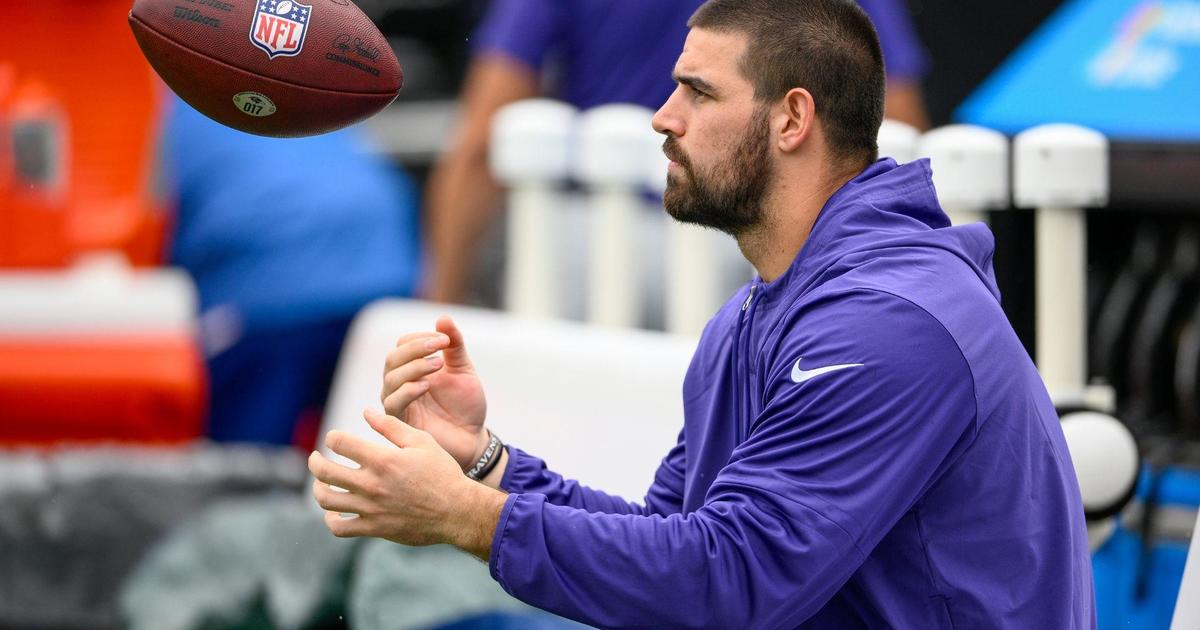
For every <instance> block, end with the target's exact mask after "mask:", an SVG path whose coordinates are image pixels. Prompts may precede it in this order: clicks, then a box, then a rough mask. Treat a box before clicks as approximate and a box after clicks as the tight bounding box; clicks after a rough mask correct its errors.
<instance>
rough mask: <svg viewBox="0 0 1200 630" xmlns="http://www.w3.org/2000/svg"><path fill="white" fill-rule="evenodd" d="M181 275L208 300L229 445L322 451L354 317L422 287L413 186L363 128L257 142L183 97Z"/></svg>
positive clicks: (176, 163)
mask: <svg viewBox="0 0 1200 630" xmlns="http://www.w3.org/2000/svg"><path fill="white" fill-rule="evenodd" d="M165 157H166V160H165V162H166V166H167V169H168V173H170V175H169V177H170V178H171V180H172V181H173V184H174V192H175V194H176V196H177V199H178V218H177V222H176V231H175V237H174V242H173V246H172V249H171V262H172V264H175V265H178V266H180V267H183V268H184V269H186V270H187V271H188V272H190V273H191V275H192V277H193V278H194V279H195V281H196V284H197V287H198V288H199V292H200V303H201V311H202V314H201V318H200V320H201V335H202V337H203V341H204V345H205V351H206V354H207V355H208V367H209V372H210V378H211V392H212V394H211V409H210V423H209V436H210V437H211V438H212V439H214V440H217V441H252V442H261V443H274V444H289V443H296V444H297V445H299V446H302V447H305V448H307V447H309V446H311V444H312V443H313V442H314V440H315V435H316V431H317V425H318V423H319V420H320V418H319V412H320V409H321V406H322V405H323V404H324V400H325V397H326V395H327V393H328V390H329V385H330V381H331V379H332V375H333V370H334V366H335V363H336V361H337V357H338V352H339V350H340V348H341V344H342V340H343V338H344V337H345V334H346V329H347V327H348V326H349V324H350V320H351V318H352V317H353V316H354V314H355V313H356V312H357V311H358V310H359V308H361V307H362V306H363V305H365V304H367V303H368V302H370V301H372V300H375V299H377V298H381V297H384V296H406V295H410V294H412V292H413V287H414V285H415V283H416V281H417V278H418V265H419V254H418V241H419V236H418V235H419V227H418V220H417V215H418V201H417V194H416V191H415V187H414V185H413V183H412V181H411V180H410V179H409V178H408V176H407V175H405V174H404V173H403V172H401V171H399V170H397V169H396V168H395V167H393V166H392V165H391V164H389V163H387V161H386V160H385V159H384V158H383V157H380V156H379V155H378V154H377V152H374V151H372V150H371V148H370V146H369V145H368V143H367V142H366V141H365V138H364V135H363V134H362V132H361V129H359V128H350V129H346V130H342V131H338V132H334V133H330V134H325V135H321V136H315V137H311V138H289V139H275V138H262V137H258V136H252V135H249V134H245V133H242V132H240V131H235V130H233V129H229V128H227V127H224V126H222V125H220V124H218V123H216V122H213V121H211V120H209V119H208V118H206V117H204V116H203V115H201V114H200V113H199V112H197V111H196V110H194V109H192V108H191V107H190V106H188V105H187V104H185V103H183V102H182V101H179V100H178V99H177V98H174V97H172V103H171V105H170V106H169V108H168V113H167V122H166V127H165Z"/></svg>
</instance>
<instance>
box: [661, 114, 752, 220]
mask: <svg viewBox="0 0 1200 630" xmlns="http://www.w3.org/2000/svg"><path fill="white" fill-rule="evenodd" d="M768 115H769V108H767V107H766V106H760V107H758V108H757V109H755V111H754V115H753V117H752V118H751V119H750V123H749V124H748V125H747V126H746V133H745V134H744V135H743V136H742V139H741V141H740V142H738V144H737V146H735V147H734V148H733V150H732V151H731V152H730V155H729V158H728V159H726V160H724V161H722V162H720V163H718V164H717V165H716V166H715V167H713V168H711V169H709V170H708V171H707V172H700V171H699V170H697V169H695V168H693V166H692V163H691V160H689V159H688V157H687V156H686V155H684V153H683V151H681V150H680V149H679V145H678V144H677V141H676V140H675V137H674V136H667V139H666V141H665V142H663V152H664V153H666V154H667V157H669V158H670V159H671V161H673V162H675V163H677V164H679V166H681V167H682V168H683V170H684V172H685V173H686V177H685V176H682V175H670V176H668V177H667V190H666V192H665V193H664V194H663V207H664V208H666V210H667V214H670V215H671V216H672V217H674V218H675V220H677V221H680V222H682V223H695V224H697V225H703V226H706V227H711V228H715V229H718V230H721V231H722V232H725V233H727V234H731V235H733V236H738V235H739V234H742V233H744V232H746V231H747V230H749V229H751V228H753V227H755V226H757V225H758V224H759V223H761V221H762V200H763V197H764V196H765V195H766V193H767V186H768V185H769V184H770V181H771V174H772V169H773V166H772V163H771V155H770V152H769V151H768V138H769V136H770V133H769V131H770V128H769V124H768Z"/></svg>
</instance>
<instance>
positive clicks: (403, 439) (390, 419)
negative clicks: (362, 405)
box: [363, 407, 421, 448]
mask: <svg viewBox="0 0 1200 630" xmlns="http://www.w3.org/2000/svg"><path fill="white" fill-rule="evenodd" d="M363 418H364V419H366V421H367V424H368V425H370V426H371V428H372V429H375V432H376V433H378V434H379V435H382V436H383V437H385V438H387V440H388V441H389V442H391V443H392V444H395V445H396V446H399V447H400V448H407V447H409V446H412V445H414V444H415V443H416V442H417V441H418V440H420V439H421V437H420V435H421V431H420V430H418V429H416V428H415V427H412V426H410V425H409V424H408V423H407V422H404V421H403V420H400V419H399V418H396V417H394V416H389V415H386V414H384V413H383V412H381V411H376V410H374V409H371V408H370V407H368V408H366V409H364V410H363Z"/></svg>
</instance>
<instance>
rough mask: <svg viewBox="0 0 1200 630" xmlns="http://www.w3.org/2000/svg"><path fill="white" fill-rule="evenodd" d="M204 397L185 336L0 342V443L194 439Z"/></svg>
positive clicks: (197, 360)
mask: <svg viewBox="0 0 1200 630" xmlns="http://www.w3.org/2000/svg"><path fill="white" fill-rule="evenodd" d="M204 399H205V392H204V365H203V360H202V358H201V357H200V354H199V352H198V351H197V349H196V345H195V342H194V340H193V339H192V338H191V337H190V336H188V335H183V334H180V335H166V334H164V335H156V336H129V337H122V338H113V337H104V338H86V337H75V338H55V339H53V340H42V339H23V338H5V337H0V416H2V418H3V420H0V444H8V445H13V444H46V443H50V442H107V441H121V442H144V443H179V442H184V441H189V440H193V439H195V438H197V437H199V436H201V435H203V432H204V426H203V423H204V415H203V412H204Z"/></svg>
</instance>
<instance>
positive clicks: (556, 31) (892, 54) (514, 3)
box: [473, 0, 928, 109]
mask: <svg viewBox="0 0 1200 630" xmlns="http://www.w3.org/2000/svg"><path fill="white" fill-rule="evenodd" d="M701 4H703V0H492V3H491V7H490V8H489V9H488V13H487V15H486V16H485V17H484V19H483V22H482V23H481V24H480V26H479V28H478V30H476V32H475V36H474V40H473V47H474V50H475V53H476V54H503V55H507V56H509V57H512V58H514V59H516V60H518V61H520V62H522V63H524V64H527V65H528V66H529V67H531V68H533V69H535V70H539V71H540V70H542V69H543V68H544V66H545V65H546V62H547V59H548V58H549V57H551V56H552V55H558V56H560V57H559V58H560V60H561V64H562V65H561V67H560V68H558V69H559V70H560V76H559V77H558V78H559V79H560V81H558V86H557V87H558V94H557V96H558V97H559V98H562V99H563V100H565V101H567V102H569V103H571V104H573V105H575V106H576V107H579V108H581V109H587V108H589V107H594V106H596V105H602V104H605V103H636V104H639V105H643V106H645V107H649V108H651V109H657V108H658V107H659V106H661V105H662V104H663V103H664V102H666V100H667V97H668V96H670V94H671V90H673V89H675V85H674V83H673V82H672V81H671V69H672V68H673V67H674V66H675V60H676V59H678V57H679V53H680V51H682V50H683V40H684V39H685V38H686V37H687V31H688V29H687V20H688V18H689V17H691V15H692V13H693V12H695V10H696V8H697V7H699V6H700V5H701ZM859 4H860V5H862V7H863V8H864V9H866V11H867V13H868V14H869V15H870V16H871V20H872V21H873V22H874V23H875V28H876V29H877V30H878V31H879V40H880V43H881V44H882V46H883V56H884V59H885V62H886V65H887V71H888V77H889V78H891V79H897V78H901V79H917V78H920V77H921V76H922V75H924V73H925V69H926V66H927V64H928V61H927V59H926V56H925V51H924V50H923V49H922V48H921V46H920V44H919V43H918V42H917V38H916V34H915V32H914V30H913V26H912V22H911V20H910V19H909V17H908V13H907V11H906V9H905V6H904V3H903V2H901V1H900V0H859ZM614 70H617V71H614Z"/></svg>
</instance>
